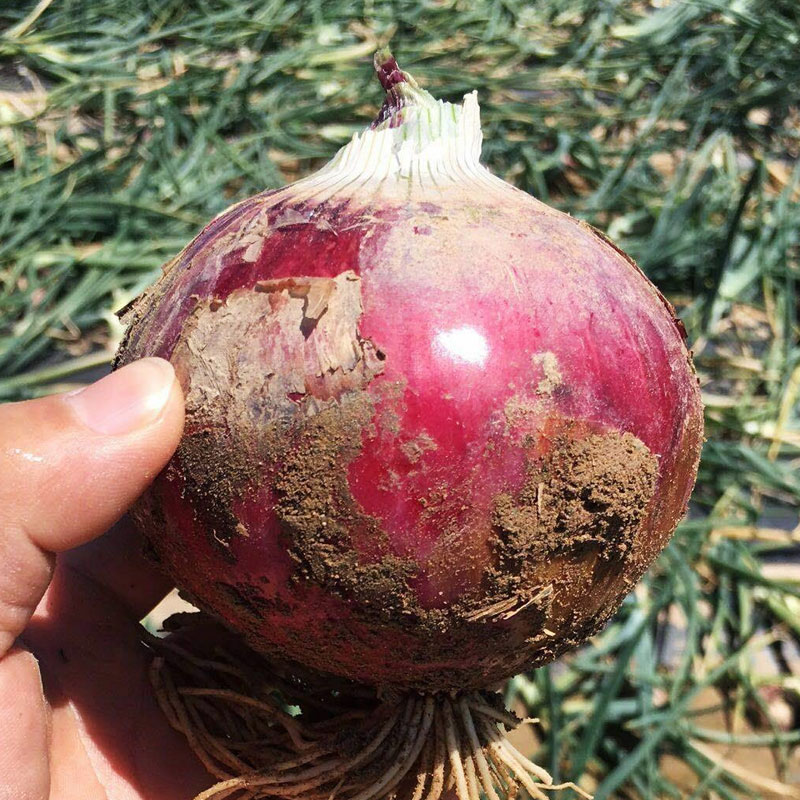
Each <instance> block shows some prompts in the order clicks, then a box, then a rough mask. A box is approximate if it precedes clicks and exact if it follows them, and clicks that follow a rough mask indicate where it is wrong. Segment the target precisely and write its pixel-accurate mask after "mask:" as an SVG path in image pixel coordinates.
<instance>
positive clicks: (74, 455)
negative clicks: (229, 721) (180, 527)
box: [0, 358, 213, 800]
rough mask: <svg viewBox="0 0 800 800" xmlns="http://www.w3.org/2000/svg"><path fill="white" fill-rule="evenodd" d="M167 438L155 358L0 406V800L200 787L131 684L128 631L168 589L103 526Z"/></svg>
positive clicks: (177, 401) (131, 543) (123, 533)
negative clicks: (76, 386) (72, 387)
mask: <svg viewBox="0 0 800 800" xmlns="http://www.w3.org/2000/svg"><path fill="white" fill-rule="evenodd" d="M182 429H183V395H182V393H181V389H180V386H179V384H178V382H177V380H176V379H175V374H174V372H173V369H172V367H171V365H170V364H169V363H168V362H166V361H163V360H161V359H155V358H148V359H143V360H141V361H137V362H135V363H133V364H130V365H128V366H126V367H124V368H123V369H121V370H118V371H117V372H114V373H113V374H111V375H109V376H107V377H105V378H103V379H101V380H100V381H98V382H97V383H95V384H92V385H91V386H88V387H87V388H85V389H81V390H79V391H78V392H71V393H68V394H62V395H55V396H52V397H46V398H42V399H37V400H31V401H26V402H21V403H9V404H5V405H0V800H189V798H192V797H193V796H194V795H195V794H197V793H198V792H199V791H201V790H202V789H203V788H205V787H207V786H208V785H209V784H210V783H212V782H213V778H211V776H210V775H209V774H208V773H207V772H206V771H205V770H204V769H203V767H202V766H201V765H200V763H199V762H198V761H197V760H196V759H195V757H194V756H193V755H192V754H191V752H190V751H189V749H188V747H187V745H186V744H185V742H184V740H183V738H182V737H181V736H180V735H178V734H177V733H175V732H174V731H173V730H172V729H171V728H169V726H168V724H167V722H166V720H165V718H164V717H163V715H162V713H161V711H160V709H159V708H158V705H157V703H156V701H155V698H154V695H153V692H152V690H151V688H150V685H149V682H148V679H147V668H148V657H147V653H146V651H145V650H144V648H143V647H142V645H141V644H140V640H139V636H138V630H139V626H138V620H139V619H140V618H141V617H142V616H144V615H145V614H146V613H147V611H149V610H150V609H151V608H152V607H153V606H154V605H155V604H156V603H157V602H158V600H159V599H160V598H161V597H163V596H164V594H165V593H166V592H167V591H168V590H169V588H170V585H169V583H168V582H167V581H166V579H165V578H164V577H163V576H161V575H159V574H158V572H157V571H156V570H155V569H154V568H153V566H152V565H151V564H148V563H147V562H145V561H144V559H143V557H142V555H141V543H140V542H139V540H138V539H137V537H136V535H135V533H134V532H133V530H132V529H131V528H130V526H126V525H125V524H124V522H123V523H122V524H116V525H115V523H116V522H117V520H119V519H120V517H122V515H123V514H124V512H125V511H126V509H127V508H128V507H129V506H130V505H131V504H132V503H133V501H134V500H135V499H136V498H137V497H138V496H139V495H140V494H141V493H142V492H143V491H144V490H145V488H146V487H147V485H148V484H149V483H150V481H151V480H152V479H153V478H154V477H155V475H157V474H158V472H159V471H160V470H161V469H162V468H163V467H164V466H165V464H166V463H167V461H168V460H169V458H170V456H171V455H172V453H173V451H174V450H175V448H176V447H177V445H178V441H179V439H180V436H181V431H182ZM112 526H113V527H112ZM109 528H111V530H110V531H109V530H108V529H109ZM105 531H108V532H107V533H105V535H101V534H103V533H104V532H105Z"/></svg>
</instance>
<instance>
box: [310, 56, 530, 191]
mask: <svg viewBox="0 0 800 800" xmlns="http://www.w3.org/2000/svg"><path fill="white" fill-rule="evenodd" d="M375 69H376V72H377V75H378V79H379V80H380V82H381V84H382V85H383V87H384V89H385V90H386V98H385V100H384V103H383V106H382V107H381V110H380V112H379V113H378V116H377V117H376V118H375V120H374V122H373V123H372V125H371V126H370V127H369V128H368V129H367V130H365V131H363V132H362V133H357V134H355V135H354V136H353V138H352V139H351V140H350V142H349V143H348V144H346V145H345V146H344V147H342V148H341V150H339V152H338V153H337V154H336V155H335V156H334V157H333V159H332V160H331V161H330V162H329V163H328V164H327V165H326V166H325V167H323V168H322V169H321V170H320V171H319V172H316V173H315V174H314V175H311V176H309V178H307V179H305V180H304V181H301V182H300V183H299V184H295V187H296V188H297V189H298V190H300V192H301V194H305V195H307V196H309V197H311V196H314V197H316V198H318V199H323V200H324V199H327V198H328V197H330V196H332V195H334V194H337V193H347V194H352V195H356V194H366V195H368V196H374V195H375V194H386V195H393V196H396V195H398V194H399V195H403V196H406V197H408V196H409V195H415V194H419V190H420V189H423V190H426V192H427V193H430V192H428V190H431V191H433V192H436V190H441V191H445V190H447V189H451V188H453V187H459V186H464V188H465V189H467V191H469V188H470V187H472V188H473V189H475V190H476V191H480V192H482V193H485V192H487V191H489V192H492V193H496V192H501V193H504V194H505V193H507V192H509V191H513V192H515V191H516V190H515V189H513V188H512V187H511V186H510V185H509V184H507V183H505V182H504V181H502V180H500V179H499V178H496V177H495V176H494V175H492V174H491V173H490V172H489V171H488V170H487V169H486V168H485V167H483V166H482V165H481V163H480V154H481V142H482V139H483V136H482V133H481V124H480V109H479V108H478V98H477V92H474V91H473V92H470V93H469V94H467V95H465V96H464V100H463V102H462V103H460V104H458V103H448V102H445V101H442V100H437V99H435V98H434V97H433V96H432V95H430V94H429V93H428V92H426V91H425V90H424V89H422V88H420V86H419V85H418V84H417V82H416V81H415V80H414V79H413V78H412V77H411V76H410V75H409V74H408V73H406V72H403V71H402V70H401V69H400V68H399V67H398V66H397V62H396V61H395V59H394V57H392V56H391V54H390V53H388V51H379V52H378V53H377V54H376V56H375Z"/></svg>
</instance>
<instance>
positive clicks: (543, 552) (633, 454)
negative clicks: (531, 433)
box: [491, 433, 658, 595]
mask: <svg viewBox="0 0 800 800" xmlns="http://www.w3.org/2000/svg"><path fill="white" fill-rule="evenodd" d="M657 476H658V461H657V459H656V456H655V455H654V454H653V453H652V452H651V451H650V450H649V449H648V448H647V446H646V445H645V444H644V443H643V442H642V441H640V440H639V439H637V438H636V437H635V436H633V435H632V434H630V433H622V434H620V433H604V434H591V435H589V436H587V437H585V438H583V439H577V440H573V439H569V438H567V437H566V436H562V437H560V438H559V439H557V440H556V442H555V443H554V447H553V449H552V451H551V453H550V455H549V456H547V457H546V458H545V459H543V460H542V461H540V462H535V463H533V464H531V466H530V467H529V471H528V476H527V480H526V482H525V485H524V487H523V488H522V491H521V492H520V493H519V495H518V496H517V497H512V496H511V495H510V494H502V495H500V496H499V497H498V498H497V501H496V505H495V512H494V519H493V522H494V525H495V530H496V535H495V537H494V540H493V542H492V549H493V551H494V553H495V555H496V559H497V562H496V566H495V568H494V569H493V570H492V573H491V574H492V579H493V581H492V582H493V583H494V585H495V590H496V591H497V592H499V593H500V594H503V595H507V594H508V593H509V592H513V591H514V588H515V587H518V586H525V585H526V584H527V583H528V582H529V579H530V578H531V577H532V576H533V575H534V574H535V572H536V570H537V567H538V566H539V565H540V564H541V563H542V562H543V561H545V560H547V559H549V558H552V557H553V556H557V555H563V554H567V553H577V552H580V551H581V550H586V549H593V550H594V551H595V552H596V553H597V556H598V557H599V558H600V559H603V560H607V561H623V560H625V558H626V557H627V555H628V554H629V553H630V550H631V546H632V545H633V542H634V539H635V537H636V534H637V532H638V530H639V527H640V525H641V523H642V521H643V520H644V518H645V515H646V513H647V508H648V505H649V503H650V500H651V498H652V496H653V492H654V489H655V481H656V478H657Z"/></svg>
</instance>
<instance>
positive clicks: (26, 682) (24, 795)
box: [0, 648, 50, 800]
mask: <svg viewBox="0 0 800 800" xmlns="http://www.w3.org/2000/svg"><path fill="white" fill-rule="evenodd" d="M0 720H2V723H0V800H11V799H12V798H13V800H47V798H48V797H49V795H50V777H49V775H50V770H49V764H48V757H47V746H48V742H47V738H48V737H47V709H46V704H45V699H44V693H43V691H42V680H41V677H40V675H39V665H38V664H37V663H36V659H35V658H34V657H33V656H32V655H31V654H30V653H28V652H27V651H25V650H22V649H20V648H14V649H13V650H12V651H11V652H10V653H9V654H8V655H7V656H6V658H4V659H3V660H2V661H0Z"/></svg>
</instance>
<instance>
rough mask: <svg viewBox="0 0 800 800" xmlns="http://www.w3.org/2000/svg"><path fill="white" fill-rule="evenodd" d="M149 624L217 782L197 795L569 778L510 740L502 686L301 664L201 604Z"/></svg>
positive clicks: (157, 658)
mask: <svg viewBox="0 0 800 800" xmlns="http://www.w3.org/2000/svg"><path fill="white" fill-rule="evenodd" d="M165 628H166V629H167V630H168V631H170V636H168V637H166V638H159V637H156V636H152V635H150V634H146V639H145V643H146V645H147V646H148V647H149V648H150V650H151V651H152V652H153V654H154V657H153V661H152V665H151V672H150V674H151V680H152V683H153V686H154V688H155V690H156V695H157V697H158V701H159V703H160V705H161V708H162V709H163V711H164V713H165V714H166V716H167V718H168V719H169V722H170V724H171V725H172V727H173V728H175V729H176V730H177V731H179V732H180V733H182V734H183V735H184V736H185V737H186V739H187V741H188V742H189V745H190V746H191V748H192V750H193V751H194V752H195V754H196V755H197V757H198V758H199V759H200V760H201V761H202V762H203V764H204V765H205V767H206V769H208V771H209V772H210V773H211V774H212V775H214V776H216V777H217V778H218V779H219V780H218V783H216V784H214V785H213V786H211V787H210V788H209V789H207V790H205V791H204V792H201V793H200V794H199V795H197V796H196V797H195V800H224V799H225V798H230V800H262V798H293V797H298V798H302V800H333V798H340V800H384V798H386V799H387V800H388V798H392V799H393V800H406V799H407V798H408V799H409V800H439V798H441V797H443V796H445V795H449V796H450V797H452V796H453V795H454V794H455V796H457V797H458V800H480V798H481V795H483V796H485V797H486V798H487V800H500V798H503V797H507V798H513V797H516V796H517V795H518V794H519V791H520V789H525V790H526V791H527V792H528V794H529V795H530V796H531V797H532V798H535V799H536V800H547V797H548V796H547V795H546V794H545V791H549V790H557V789H566V788H570V789H573V790H575V791H576V792H578V793H579V794H580V795H581V796H582V797H585V798H589V797H590V795H588V794H586V793H585V792H584V791H583V790H581V789H580V788H579V787H578V786H575V785H574V784H572V783H564V784H554V783H553V780H552V778H551V777H550V775H549V774H548V773H547V772H546V771H545V770H544V769H542V768H541V767H539V766H537V765H536V764H534V763H533V762H531V761H530V760H529V759H527V758H526V757H525V756H524V755H522V753H520V752H519V751H518V750H517V749H516V748H514V746H513V745H512V744H511V743H510V742H509V741H508V740H507V739H506V736H505V734H506V731H507V730H509V729H512V728H514V727H516V726H517V725H518V724H520V720H519V719H517V717H515V716H514V715H513V714H511V713H510V712H508V711H506V710H505V708H503V706H502V704H501V703H500V702H499V697H498V695H496V694H493V693H491V692H465V693H456V692H453V693H439V694H421V693H416V692H405V693H392V692H386V693H383V694H381V693H380V692H378V691H377V690H375V689H373V688H370V687H363V686H359V685H357V684H352V683H348V682H345V681H342V680H339V679H336V678H329V677H327V676H326V677H321V676H319V675H316V674H312V673H308V674H302V673H299V672H297V671H296V670H295V669H294V668H293V669H292V671H291V672H289V671H287V670H286V669H284V668H281V667H280V666H277V665H275V664H273V663H271V662H269V661H267V660H265V659H264V658H263V657H262V656H260V655H258V654H256V653H254V652H253V651H252V650H250V649H249V648H247V647H246V646H245V645H243V644H242V643H241V642H240V641H239V640H238V639H237V638H236V637H234V635H233V634H231V633H230V632H228V631H227V630H226V629H224V628H223V627H222V626H221V625H219V624H217V623H215V622H213V621H212V620H210V619H209V618H208V617H207V616H205V615H204V614H202V613H193V614H177V615H175V616H173V617H171V618H170V619H169V620H167V622H166V623H165Z"/></svg>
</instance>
